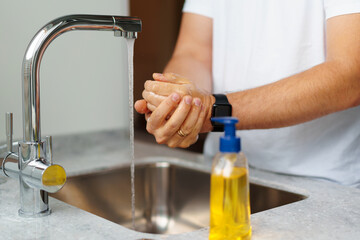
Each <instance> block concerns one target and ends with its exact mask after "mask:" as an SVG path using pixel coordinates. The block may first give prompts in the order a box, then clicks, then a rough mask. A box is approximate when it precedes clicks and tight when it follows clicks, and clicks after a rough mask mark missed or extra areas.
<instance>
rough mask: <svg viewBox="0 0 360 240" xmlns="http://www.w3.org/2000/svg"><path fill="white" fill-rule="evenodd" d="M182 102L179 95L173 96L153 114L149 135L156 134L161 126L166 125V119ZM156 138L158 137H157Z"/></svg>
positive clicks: (147, 126)
mask: <svg viewBox="0 0 360 240" xmlns="http://www.w3.org/2000/svg"><path fill="white" fill-rule="evenodd" d="M179 101H180V96H179V94H177V93H173V94H171V95H170V96H169V97H167V98H166V99H165V100H164V101H163V102H162V103H161V104H160V105H159V106H158V107H157V108H156V109H155V110H154V111H153V112H152V114H151V119H150V120H148V122H147V125H146V129H147V131H148V132H149V133H154V132H155V131H156V130H157V129H158V128H159V127H160V126H161V125H163V124H164V121H165V120H166V117H167V116H168V115H169V114H170V113H171V111H172V110H173V109H175V108H176V107H177V105H178V103H179ZM155 137H156V136H155Z"/></svg>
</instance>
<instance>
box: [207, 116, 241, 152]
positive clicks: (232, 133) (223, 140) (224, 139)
mask: <svg viewBox="0 0 360 240" xmlns="http://www.w3.org/2000/svg"><path fill="white" fill-rule="evenodd" d="M211 121H214V122H218V123H221V124H224V133H225V134H224V136H221V137H220V152H234V153H238V152H240V151H241V140H240V138H239V137H237V136H236V127H235V124H236V123H237V122H239V121H238V119H237V118H234V117H215V118H211Z"/></svg>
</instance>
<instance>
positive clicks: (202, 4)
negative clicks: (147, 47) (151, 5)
mask: <svg viewBox="0 0 360 240" xmlns="http://www.w3.org/2000/svg"><path fill="white" fill-rule="evenodd" d="M359 1H360V0H359ZM213 2H214V1H213V0H186V1H185V4H184V7H183V12H188V13H196V14H200V15H204V16H206V17H209V18H212V17H213V5H214V3H213Z"/></svg>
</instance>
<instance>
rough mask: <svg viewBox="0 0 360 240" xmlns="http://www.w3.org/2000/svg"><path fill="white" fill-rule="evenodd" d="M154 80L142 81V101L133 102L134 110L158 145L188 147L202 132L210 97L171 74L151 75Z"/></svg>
mask: <svg viewBox="0 0 360 240" xmlns="http://www.w3.org/2000/svg"><path fill="white" fill-rule="evenodd" d="M153 78H154V80H148V81H146V82H145V89H144V91H143V93H142V96H143V99H141V100H138V101H136V103H135V110H136V111H137V112H138V113H140V114H145V119H146V121H147V124H146V130H147V131H148V132H149V133H151V134H152V135H154V137H155V139H156V141H157V143H159V144H166V145H168V146H169V147H181V148H187V147H189V146H190V145H191V144H193V143H195V142H196V141H197V139H198V134H199V133H200V132H204V131H205V129H204V125H205V124H204V123H205V121H207V118H209V116H208V112H209V109H208V107H207V105H208V104H207V103H208V102H209V98H210V95H209V94H206V93H204V92H202V91H201V90H199V89H198V88H197V87H196V86H195V84H194V83H192V82H191V81H190V80H188V79H186V78H184V77H181V76H179V75H177V74H174V73H164V74H160V73H154V74H153Z"/></svg>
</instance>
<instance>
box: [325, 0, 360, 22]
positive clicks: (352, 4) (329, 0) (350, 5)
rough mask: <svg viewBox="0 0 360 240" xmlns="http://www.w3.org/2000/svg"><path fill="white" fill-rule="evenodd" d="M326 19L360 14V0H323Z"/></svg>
mask: <svg viewBox="0 0 360 240" xmlns="http://www.w3.org/2000/svg"><path fill="white" fill-rule="evenodd" d="M324 6H325V15H326V19H329V18H331V17H335V16H339V15H344V14H351V13H360V0H324Z"/></svg>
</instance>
